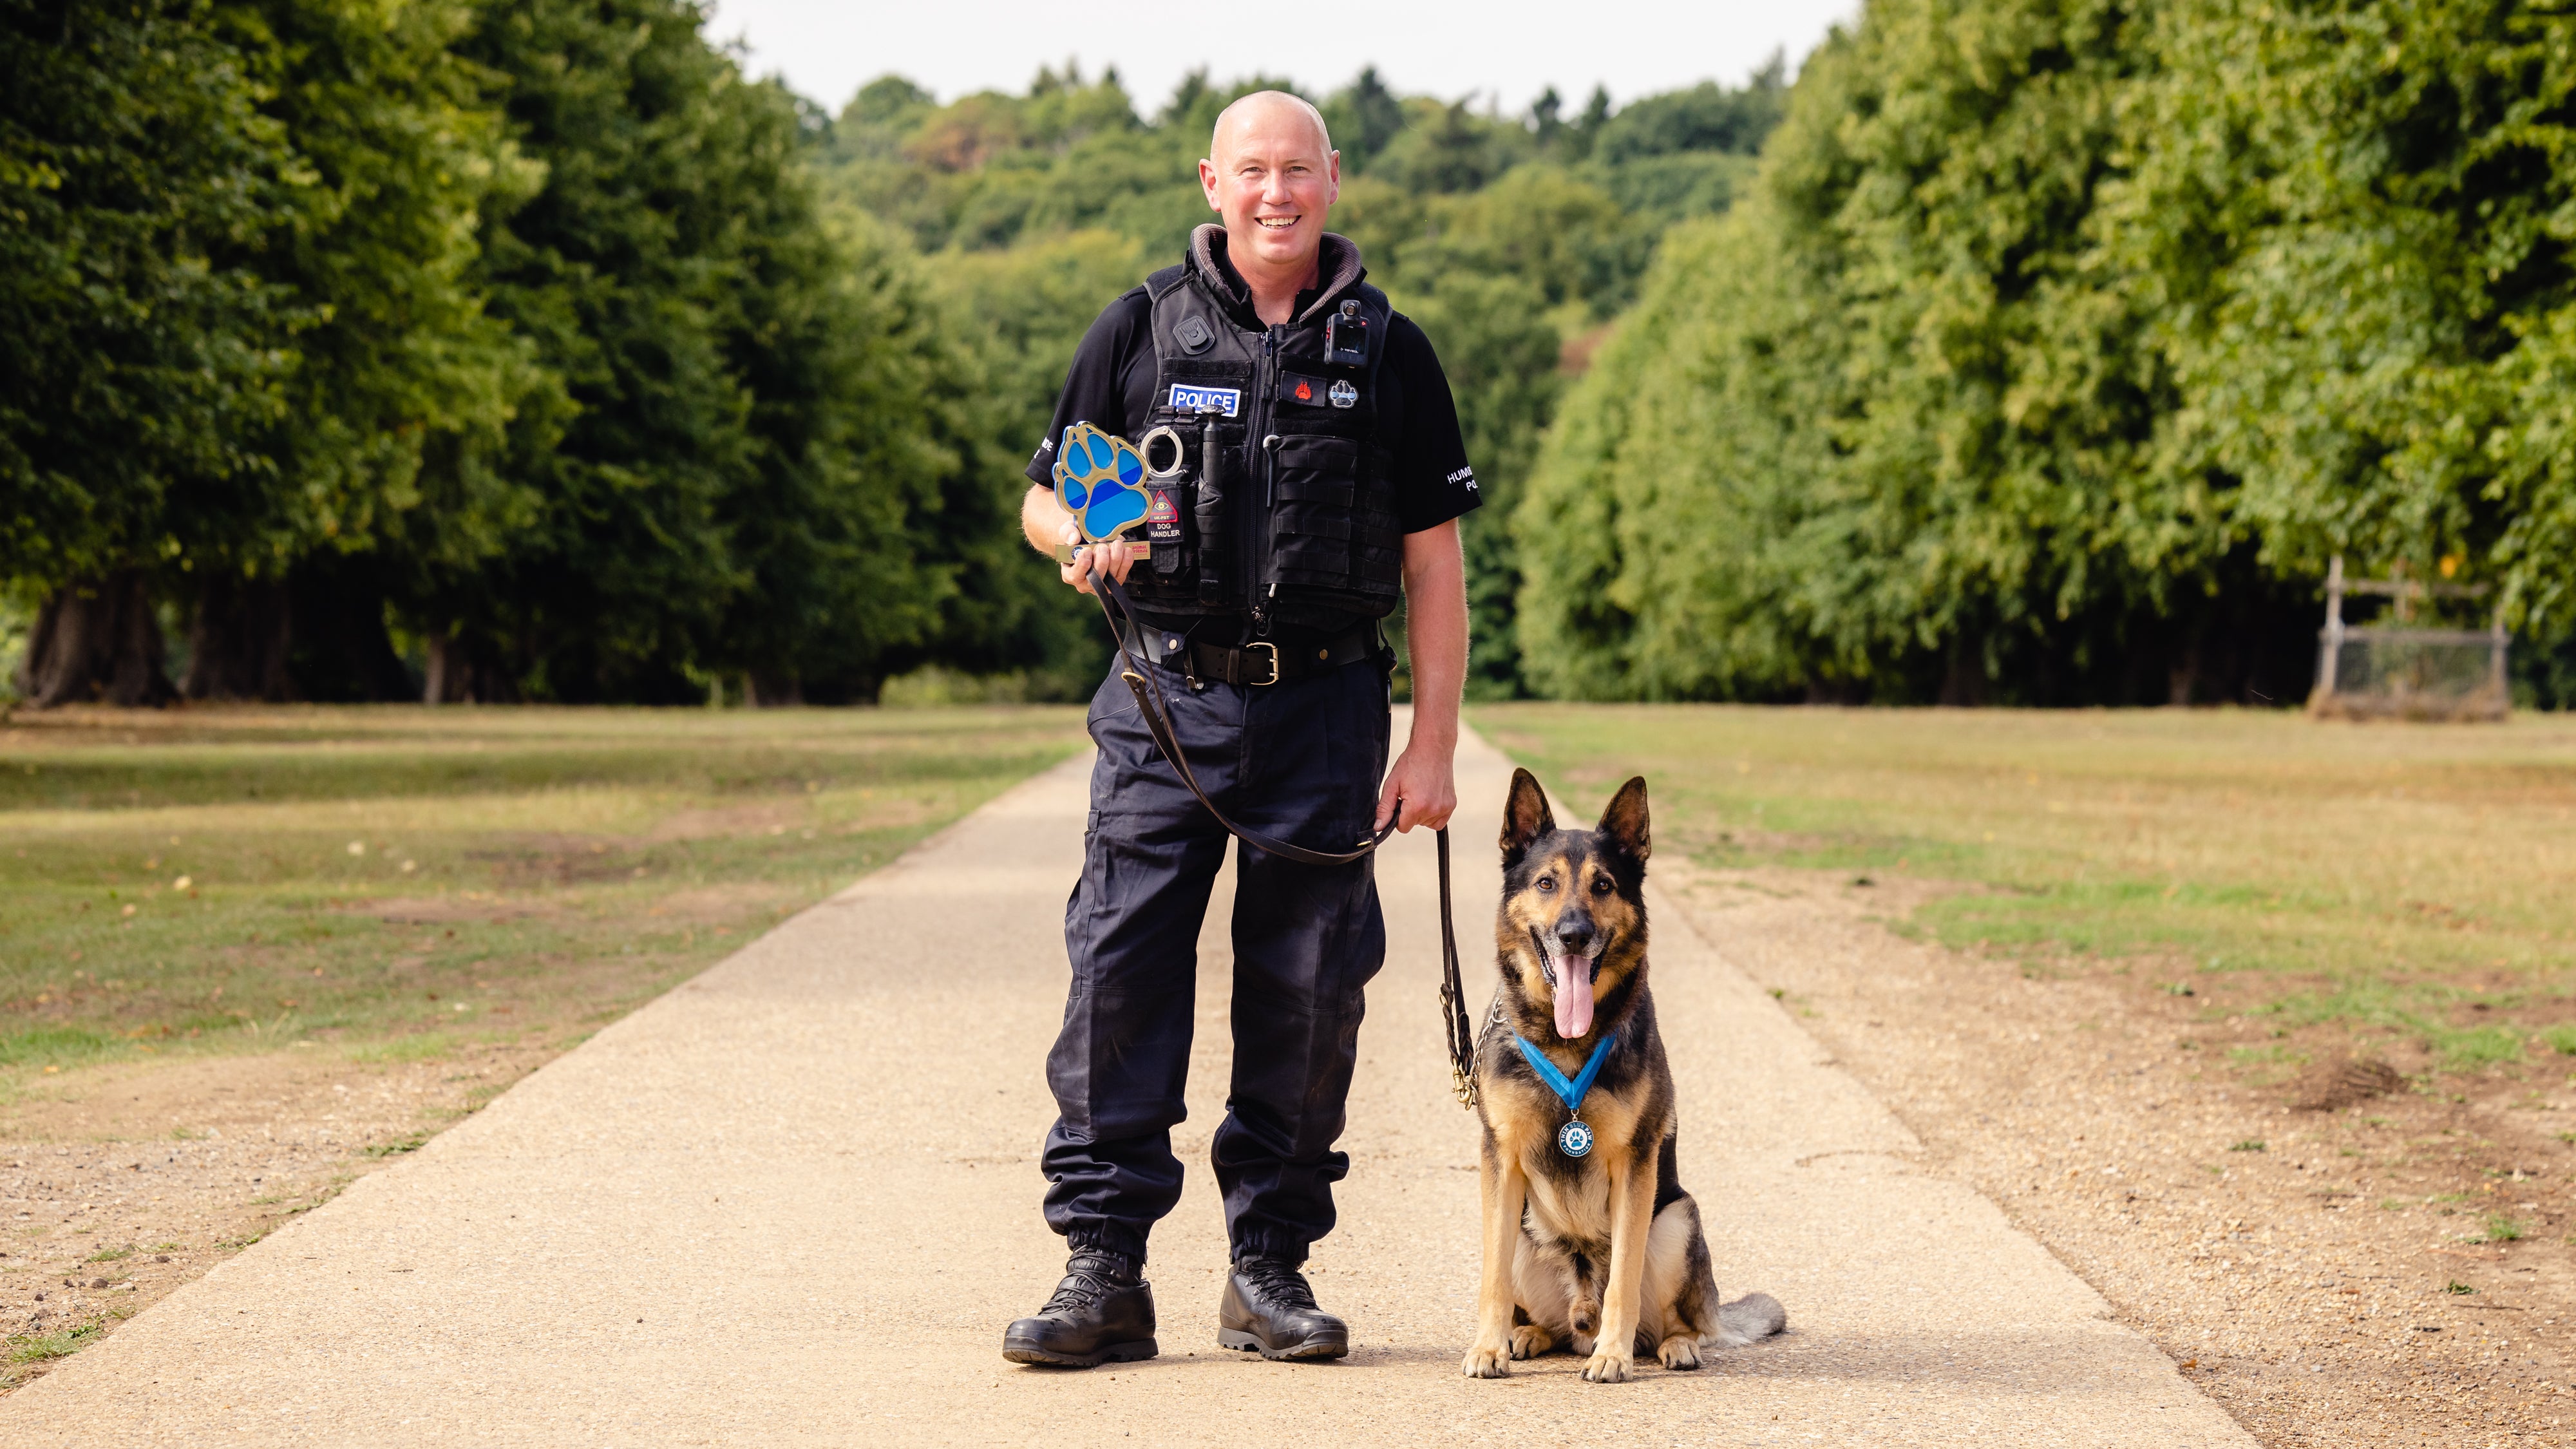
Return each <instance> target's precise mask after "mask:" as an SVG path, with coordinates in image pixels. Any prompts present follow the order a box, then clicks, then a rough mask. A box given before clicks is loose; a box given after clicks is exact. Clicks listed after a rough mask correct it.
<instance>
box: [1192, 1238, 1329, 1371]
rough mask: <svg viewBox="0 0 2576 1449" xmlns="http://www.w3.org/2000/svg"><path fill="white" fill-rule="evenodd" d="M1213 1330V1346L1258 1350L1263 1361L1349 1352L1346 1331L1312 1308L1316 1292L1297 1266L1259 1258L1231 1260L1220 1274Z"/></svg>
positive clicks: (1252, 1255) (1245, 1255) (1273, 1259)
mask: <svg viewBox="0 0 2576 1449" xmlns="http://www.w3.org/2000/svg"><path fill="white" fill-rule="evenodd" d="M1216 1330H1217V1331H1216V1341H1217V1342H1218V1343H1220V1344H1222V1345H1224V1346H1225V1347H1227V1348H1240V1349H1245V1350H1258V1351H1259V1352H1260V1354H1261V1356H1262V1357H1263V1358H1299V1359H1303V1358H1340V1357H1341V1356H1342V1355H1343V1354H1346V1353H1349V1352H1350V1351H1351V1331H1350V1330H1349V1329H1348V1328H1346V1327H1344V1326H1343V1324H1342V1321H1341V1320H1340V1319H1338V1318H1335V1317H1334V1316H1333V1315H1331V1314H1329V1313H1326V1312H1325V1311H1324V1310H1322V1309H1320V1308H1317V1307H1316V1306H1315V1290H1314V1289H1312V1288H1309V1287H1307V1286H1306V1275H1305V1274H1303V1273H1300V1272H1298V1271H1297V1265H1296V1264H1294V1263H1290V1262H1287V1261H1285V1260H1283V1259H1279V1258H1265V1257H1263V1256H1261V1255H1260V1254H1258V1253H1246V1254H1244V1255H1243V1256H1242V1257H1240V1258H1238V1259H1236V1260H1235V1264H1234V1271H1233V1272H1231V1273H1228V1274H1226V1275H1225V1301H1224V1302H1223V1303H1221V1304H1219V1305H1218V1306H1217V1310H1216Z"/></svg>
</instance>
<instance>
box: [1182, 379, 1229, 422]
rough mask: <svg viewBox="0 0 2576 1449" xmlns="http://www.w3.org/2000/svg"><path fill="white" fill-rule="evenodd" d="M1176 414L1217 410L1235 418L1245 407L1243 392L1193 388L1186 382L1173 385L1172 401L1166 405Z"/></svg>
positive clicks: (1227, 389) (1227, 388)
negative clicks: (1209, 409) (1206, 409)
mask: <svg viewBox="0 0 2576 1449" xmlns="http://www.w3.org/2000/svg"><path fill="white" fill-rule="evenodd" d="M1166 406H1168V407H1170V408H1171V410H1172V411H1174V412H1176V413H1194V412H1197V411H1198V410H1199V409H1201V408H1215V409H1216V410H1217V411H1219V412H1221V413H1223V414H1225V415H1226V416H1227V417H1233V416H1234V415H1235V414H1236V413H1237V412H1239V411H1240V410H1241V409H1242V407H1243V390H1242V389H1241V388H1233V387H1192V386H1190V385H1189V384H1188V383H1185V382H1176V383H1173V384H1172V396H1171V400H1170V401H1169V402H1168V403H1167V404H1166Z"/></svg>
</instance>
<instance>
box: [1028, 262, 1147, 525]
mask: <svg viewBox="0 0 2576 1449" xmlns="http://www.w3.org/2000/svg"><path fill="white" fill-rule="evenodd" d="M1152 321H1153V302H1152V300H1151V299H1150V298H1148V297H1147V296H1146V295H1145V289H1144V288H1142V287H1137V288H1135V289H1133V290H1131V291H1129V292H1127V293H1126V294H1125V295H1123V296H1121V297H1120V298H1119V299H1118V300H1117V301H1115V302H1112V303H1110V304H1109V305H1108V307H1107V308H1105V309H1103V310H1102V312H1101V314H1100V316H1099V317H1098V318H1096V319H1095V320H1094V321H1093V322H1092V324H1091V330H1090V331H1088V332H1085V333H1083V334H1082V342H1081V344H1080V345H1079V346H1077V347H1075V348H1074V349H1073V364H1072V366H1070V367H1068V368H1067V369H1065V376H1064V391H1063V392H1061V393H1059V394H1058V395H1057V396H1056V403H1055V416H1054V417H1053V418H1052V419H1050V420H1049V421H1048V423H1047V430H1046V436H1045V437H1042V438H1040V439H1038V450H1037V453H1036V455H1035V456H1033V457H1031V458H1030V459H1029V466H1028V469H1027V474H1028V480H1029V481H1030V482H1032V483H1035V484H1038V485H1039V486H1041V487H1047V488H1052V487H1054V486H1055V450H1056V444H1057V442H1058V441H1059V440H1061V439H1062V438H1063V437H1064V430H1065V429H1067V428H1069V427H1072V426H1073V425H1074V424H1075V423H1089V424H1091V425H1092V426H1093V427H1095V428H1098V429H1100V430H1101V431H1103V432H1106V433H1114V434H1116V435H1118V436H1120V437H1124V436H1126V434H1127V425H1128V422H1129V418H1128V406H1129V402H1130V398H1129V394H1130V392H1132V391H1133V388H1132V387H1131V386H1130V385H1129V378H1128V374H1129V373H1130V372H1131V371H1133V369H1134V367H1135V364H1136V362H1137V359H1138V358H1139V357H1140V356H1142V357H1145V358H1148V359H1150V358H1151V357H1152V356H1153V347H1152V346H1151V345H1150V336H1151V334H1150V331H1149V329H1150V328H1151V326H1152ZM1151 381H1152V379H1151V378H1148V379H1147V382H1148V384H1149V385H1150V383H1151Z"/></svg>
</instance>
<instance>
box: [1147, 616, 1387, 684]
mask: <svg viewBox="0 0 2576 1449" xmlns="http://www.w3.org/2000/svg"><path fill="white" fill-rule="evenodd" d="M1127 647H1128V648H1130V649H1132V650H1134V651H1135V652H1136V653H1138V654H1140V655H1142V656H1144V657H1145V658H1146V659H1149V660H1151V661H1153V662H1154V663H1156V664H1159V665H1162V666H1163V667H1164V668H1166V669H1173V670H1178V671H1179V672H1180V673H1181V674H1182V675H1183V676H1184V677H1186V678H1187V679H1188V680H1189V681H1190V683H1191V684H1192V685H1200V684H1238V685H1252V686H1255V687H1258V686H1261V685H1266V684H1278V683H1280V682H1281V681H1283V680H1290V679H1298V678H1302V677H1304V676H1306V675H1309V674H1321V673H1323V672H1324V671H1325V670H1328V669H1339V668H1341V667H1342V666H1344V665H1346V664H1357V663H1359V662H1360V661H1362V660H1364V659H1378V658H1380V657H1382V656H1383V655H1384V654H1385V652H1386V646H1385V645H1384V644H1383V643H1381V642H1379V639H1378V637H1377V625H1375V624H1354V625H1352V626H1351V627H1350V628H1348V629H1345V630H1343V631H1342V632H1341V633H1339V634H1330V635H1324V636H1320V637H1309V638H1306V639H1301V640H1280V641H1278V642H1275V643H1274V642H1272V641H1270V640H1267V639H1253V640H1249V641H1246V642H1245V643H1242V644H1235V645H1227V644H1202V643H1197V642H1194V641H1192V640H1191V639H1190V637H1189V636H1188V635H1186V634H1184V633H1182V632H1180V631H1179V630H1176V629H1149V628H1144V627H1142V626H1139V627H1137V628H1135V629H1134V630H1132V631H1131V632H1130V633H1129V634H1128V636H1127Z"/></svg>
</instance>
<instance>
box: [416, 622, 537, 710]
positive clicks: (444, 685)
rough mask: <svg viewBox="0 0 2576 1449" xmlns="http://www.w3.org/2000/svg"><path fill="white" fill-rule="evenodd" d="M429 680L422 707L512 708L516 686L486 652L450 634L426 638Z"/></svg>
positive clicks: (514, 701)
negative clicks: (508, 705) (427, 640)
mask: <svg viewBox="0 0 2576 1449" xmlns="http://www.w3.org/2000/svg"><path fill="white" fill-rule="evenodd" d="M428 673H429V678H428V680H427V681H426V682H425V683H424V684H423V685H422V687H421V691H420V702H421V703H423V704H516V703H518V700H519V691H518V686H517V685H516V684H514V683H513V682H512V681H511V678H510V674H509V671H507V670H505V669H503V668H501V666H500V663H499V661H498V660H497V659H496V658H494V657H493V655H492V652H491V651H490V650H489V649H478V648H476V647H475V646H474V645H473V644H472V643H470V642H468V641H467V640H465V639H463V638H460V637H459V636H457V635H454V634H432V635H430V636H429V671H428Z"/></svg>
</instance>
